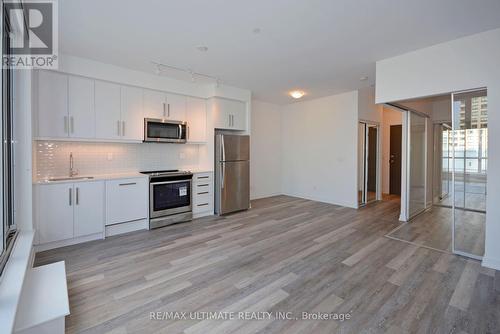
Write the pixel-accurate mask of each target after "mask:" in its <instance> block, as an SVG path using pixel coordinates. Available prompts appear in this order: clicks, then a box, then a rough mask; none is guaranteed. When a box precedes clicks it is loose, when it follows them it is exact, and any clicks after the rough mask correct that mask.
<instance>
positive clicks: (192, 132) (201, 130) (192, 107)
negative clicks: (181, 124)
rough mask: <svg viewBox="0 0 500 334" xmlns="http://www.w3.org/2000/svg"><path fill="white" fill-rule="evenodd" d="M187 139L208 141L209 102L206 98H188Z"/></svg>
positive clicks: (198, 141) (190, 140)
mask: <svg viewBox="0 0 500 334" xmlns="http://www.w3.org/2000/svg"><path fill="white" fill-rule="evenodd" d="M186 122H187V141H188V142H192V143H204V142H206V141H207V102H206V100H205V99H200V98H196V97H187V100H186Z"/></svg>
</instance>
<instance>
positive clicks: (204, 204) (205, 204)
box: [197, 203, 208, 206]
mask: <svg viewBox="0 0 500 334" xmlns="http://www.w3.org/2000/svg"><path fill="white" fill-rule="evenodd" d="M207 205H208V203H203V204H198V205H197V206H207Z"/></svg>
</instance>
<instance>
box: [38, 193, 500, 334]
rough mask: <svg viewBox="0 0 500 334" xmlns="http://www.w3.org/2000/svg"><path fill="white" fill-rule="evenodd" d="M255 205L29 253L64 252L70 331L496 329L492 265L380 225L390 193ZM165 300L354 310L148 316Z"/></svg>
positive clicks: (201, 308) (57, 255) (385, 220)
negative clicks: (321, 315)
mask: <svg viewBox="0 0 500 334" xmlns="http://www.w3.org/2000/svg"><path fill="white" fill-rule="evenodd" d="M252 206H253V208H252V209H251V210H249V211H247V212H243V213H238V214H234V215H230V216H227V217H224V218H219V217H209V218H203V219H199V220H196V221H193V222H192V223H187V224H179V225H174V226H170V227H166V228H162V229H157V230H153V231H144V232H136V233H131V234H127V235H123V236H117V237H112V238H108V239H106V240H103V241H95V242H89V243H85V244H80V245H76V246H70V247H65V248H60V249H56V250H50V251H46V252H43V253H39V254H37V256H36V264H37V265H42V264H46V263H51V262H54V261H60V260H64V261H66V268H67V277H68V289H69V297H70V309H71V315H70V316H68V317H67V319H66V329H67V332H68V333H182V332H185V333H256V332H260V333H361V332H365V333H430V332H436V333H498V332H500V274H499V273H498V272H495V271H494V270H489V269H485V268H482V267H481V266H480V264H479V262H476V261H473V260H466V259H464V258H461V257H458V256H454V255H450V254H445V253H442V252H436V251H432V250H430V249H426V248H420V247H417V246H415V245H411V244H408V243H404V242H401V241H397V240H392V239H389V238H386V237H384V235H385V234H387V233H388V232H389V231H391V230H392V229H394V228H395V227H396V226H397V225H398V224H399V223H398V215H399V204H398V201H397V200H392V201H384V202H377V203H371V204H368V205H367V206H365V207H363V208H361V209H359V210H354V209H349V208H344V207H340V206H335V205H330V204H325V203H318V202H313V201H308V200H304V199H298V198H292V197H287V196H277V197H272V198H267V199H262V200H257V201H253V202H252ZM48 302H49V301H48ZM167 311H172V312H176V311H177V312H194V311H198V312H219V311H220V312H222V311H224V312H243V311H249V312H254V311H269V312H275V311H282V312H293V314H294V316H295V315H297V316H298V318H300V317H301V312H325V313H329V312H334V313H337V314H340V313H349V314H350V316H351V319H350V320H345V321H343V322H341V321H336V320H275V319H263V320H247V321H243V320H230V321H217V320H196V319H194V320H192V319H189V318H188V319H178V320H151V319H150V312H167ZM272 314H275V313H272Z"/></svg>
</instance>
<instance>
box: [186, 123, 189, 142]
mask: <svg viewBox="0 0 500 334" xmlns="http://www.w3.org/2000/svg"><path fill="white" fill-rule="evenodd" d="M186 139H189V126H187V127H186Z"/></svg>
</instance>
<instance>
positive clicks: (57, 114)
mask: <svg viewBox="0 0 500 334" xmlns="http://www.w3.org/2000/svg"><path fill="white" fill-rule="evenodd" d="M37 118H38V137H50V138H58V137H68V136H69V127H70V124H69V123H70V121H69V116H68V76H67V75H64V74H60V73H57V72H53V71H39V72H38V117H37Z"/></svg>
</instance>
